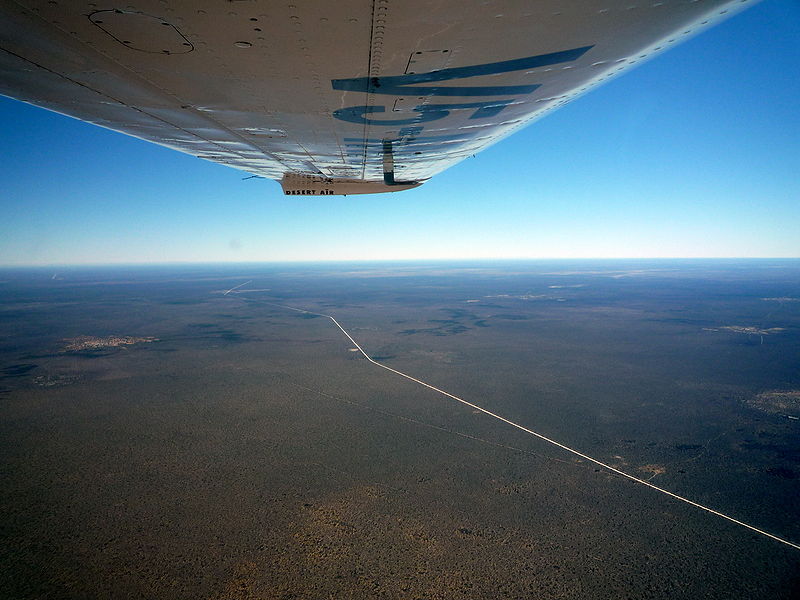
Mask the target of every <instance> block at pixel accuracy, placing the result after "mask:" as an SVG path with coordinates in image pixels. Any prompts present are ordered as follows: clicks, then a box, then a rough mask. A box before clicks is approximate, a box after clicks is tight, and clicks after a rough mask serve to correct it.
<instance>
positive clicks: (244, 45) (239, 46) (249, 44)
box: [234, 42, 253, 48]
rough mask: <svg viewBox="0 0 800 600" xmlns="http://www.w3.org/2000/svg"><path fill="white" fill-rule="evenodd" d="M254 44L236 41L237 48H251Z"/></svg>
mask: <svg viewBox="0 0 800 600" xmlns="http://www.w3.org/2000/svg"><path fill="white" fill-rule="evenodd" d="M252 45H253V44H251V43H250V42H236V43H235V44H234V46H236V47H237V48H250V47H251V46H252Z"/></svg>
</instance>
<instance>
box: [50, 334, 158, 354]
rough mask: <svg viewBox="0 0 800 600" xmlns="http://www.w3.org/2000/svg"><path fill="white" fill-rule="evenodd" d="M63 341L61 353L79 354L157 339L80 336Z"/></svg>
mask: <svg viewBox="0 0 800 600" xmlns="http://www.w3.org/2000/svg"><path fill="white" fill-rule="evenodd" d="M64 341H65V342H66V345H65V346H64V348H63V349H62V352H80V351H81V350H97V349H99V348H117V347H119V346H132V345H133V344H145V343H149V342H157V341H158V339H157V338H154V337H134V336H131V335H109V336H105V337H94V336H91V335H81V336H78V337H75V338H70V339H66V340H64Z"/></svg>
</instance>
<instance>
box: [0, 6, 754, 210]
mask: <svg viewBox="0 0 800 600" xmlns="http://www.w3.org/2000/svg"><path fill="white" fill-rule="evenodd" d="M748 4H752V2H751V1H750V0H735V1H731V0H663V1H660V2H659V1H654V0H649V1H647V2H642V1H639V0H626V1H620V0H603V1H596V0H580V1H578V0H575V1H565V0H527V1H523V0H506V1H493V0H484V1H480V2H478V1H466V2H463V1H456V0H425V1H419V0H403V1H401V0H336V1H332V0H291V1H290V2H277V1H254V0H238V1H222V0H142V1H135V2H134V3H133V4H128V3H126V4H123V3H118V4H115V3H114V2H113V0H112V2H111V3H109V4H105V3H96V2H82V1H78V0H59V1H58V2H53V1H47V0H41V1H34V0H17V1H10V0H0V50H2V52H0V93H2V94H4V95H7V96H10V97H12V98H16V99H19V100H23V101H26V102H30V103H32V104H36V105H38V106H42V107H44V108H48V109H50V110H54V111H57V112H60V113H64V114H67V115H70V116H73V117H76V118H78V119H82V120H84V121H88V122H91V123H95V124H97V125H101V126H103V127H107V128H110V129H114V130H116V131H120V132H123V133H127V134H129V135H133V136H136V137H139V138H142V139H145V140H149V141H152V142H155V143H158V144H161V145H164V146H168V147H170V148H174V149H176V150H180V151H182V152H186V153H189V154H192V155H194V156H197V157H200V158H204V159H208V160H212V161H215V162H218V163H222V164H226V165H229V166H231V167H235V168H237V169H242V170H243V171H247V172H248V173H252V174H254V175H261V176H264V177H268V178H273V179H279V180H281V181H282V184H283V189H284V192H285V193H286V194H299V195H304V194H313V195H324V194H355V193H373V192H386V191H397V190H401V189H407V188H410V187H414V186H416V185H419V184H420V183H422V182H424V181H425V180H427V179H429V178H430V177H432V176H433V175H435V174H436V173H438V172H440V171H443V170H444V169H446V168H448V167H450V166H452V165H454V164H455V163H457V162H459V161H461V160H463V159H464V158H466V157H468V156H471V155H473V154H475V153H477V152H479V151H480V150H482V149H484V148H486V147H487V146H489V145H490V144H493V143H494V142H496V141H498V140H500V139H502V138H504V137H505V136H507V135H509V134H511V133H513V132H514V131H515V130H517V129H519V128H521V127H523V126H525V125H527V124H529V123H530V122H532V121H533V120H535V119H537V118H539V117H541V116H542V115H544V114H546V113H547V112H548V111H551V110H553V109H555V108H558V107H559V106H561V105H563V104H565V103H566V102H568V101H569V100H571V99H573V98H575V97H576V96H578V95H580V94H582V93H583V92H585V91H587V90H588V89H590V88H591V87H593V86H595V85H597V84H598V83H601V82H603V81H605V80H607V79H609V78H610V77H613V76H614V75H616V74H618V73H620V72H621V71H623V70H625V69H627V68H629V67H631V66H633V65H635V64H637V63H640V62H641V61H643V60H645V59H646V58H648V57H649V56H652V55H653V54H654V53H657V52H659V51H661V50H664V49H666V48H668V47H670V46H671V45H673V44H676V43H678V42H679V41H681V40H682V39H685V38H686V37H687V36H688V35H690V34H692V33H694V32H696V31H697V30H699V29H702V28H704V27H706V26H708V25H710V24H712V23H714V22H716V21H718V20H720V19H721V18H724V17H725V16H727V15H730V14H732V13H733V12H735V11H738V10H740V9H741V8H742V7H744V6H746V5H748Z"/></svg>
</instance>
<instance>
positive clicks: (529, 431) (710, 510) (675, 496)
mask: <svg viewBox="0 0 800 600" xmlns="http://www.w3.org/2000/svg"><path fill="white" fill-rule="evenodd" d="M248 283H249V282H248ZM242 285H244V284H242ZM237 287H241V286H237ZM234 289H235V288H234ZM263 303H264V304H269V305H270V306H277V307H280V308H285V309H288V310H293V311H295V312H300V313H305V314H308V315H316V316H318V317H325V318H326V319H330V320H331V321H333V324H334V325H336V327H338V328H339V330H340V331H341V332H342V333H343V334H344V335H345V336H346V337H347V339H348V340H350V341H351V342H352V343H353V345H354V346H355V347H356V348H357V349H358V351H359V352H360V353H361V354H362V355H363V356H364V358H366V359H367V360H368V361H369V362H371V363H372V364H373V365H375V366H377V367H380V368H381V369H386V370H387V371H390V372H392V373H394V374H395V375H399V376H400V377H404V378H406V379H408V380H410V381H413V382H414V383H417V384H419V385H421V386H424V387H426V388H428V389H430V390H433V391H434V392H437V393H439V394H442V395H443V396H447V397H448V398H450V399H452V400H455V401H456V402H460V403H461V404H464V405H466V406H469V407H470V408H472V409H474V410H477V411H480V412H482V413H483V414H485V415H488V416H490V417H492V418H494V419H497V420H498V421H502V422H503V423H506V424H507V425H510V426H511V427H515V428H516V429H519V430H520V431H524V432H525V433H527V434H530V435H532V436H534V437H537V438H539V439H540V440H543V441H545V442H547V443H548V444H552V445H554V446H557V447H559V448H561V449H562V450H565V451H566V452H569V453H570V454H573V455H575V456H578V457H580V458H582V459H584V460H586V461H589V462H591V463H594V464H595V465H597V466H598V467H602V468H603V469H606V470H608V471H610V472H612V473H615V474H617V475H620V476H622V477H625V478H626V479H629V480H631V481H633V482H635V483H638V484H641V485H644V486H646V487H649V488H650V489H652V490H655V491H657V492H660V493H662V494H665V495H666V496H669V497H670V498H673V499H675V500H679V501H681V502H685V503H686V504H689V505H691V506H694V507H695V508H699V509H700V510H703V511H705V512H707V513H711V514H712V515H715V516H717V517H720V518H722V519H725V520H726V521H730V522H731V523H735V524H736V525H739V526H741V527H744V528H746V529H749V530H750V531H753V532H755V533H758V534H760V535H763V536H765V537H768V538H770V539H771V540H774V541H776V542H780V543H781V544H785V545H787V546H789V547H791V548H794V549H795V550H800V544H795V543H794V542H790V541H789V540H785V539H783V538H781V537H778V536H777V535H773V534H771V533H769V532H767V531H764V530H763V529H759V528H758V527H754V526H753V525H750V524H748V523H745V522H744V521H740V520H739V519H735V518H733V517H730V516H728V515H726V514H724V513H721V512H719V511H718V510H714V509H713V508H709V507H708V506H703V505H702V504H699V503H698V502H695V501H693V500H689V499H688V498H684V497H683V496H679V495H678V494H675V493H673V492H670V491H669V490H665V489H664V488H661V487H658V486H657V485H653V484H652V483H650V482H649V481H645V480H644V479H639V478H638V477H634V476H633V475H629V474H628V473H625V472H624V471H620V470H619V469H617V468H616V467H613V466H611V465H608V464H606V463H604V462H602V461H599V460H597V459H596V458H592V457H591V456H588V455H586V454H584V453H583V452H580V451H578V450H575V449H574V448H570V447H569V446H567V445H565V444H562V443H561V442H557V441H556V440H553V439H551V438H549V437H547V436H545V435H542V434H541V433H539V432H537V431H534V430H533V429H529V428H527V427H525V426H524V425H520V424H519V423H515V422H514V421H511V420H509V419H506V418H505V417H503V416H501V415H498V414H496V413H493V412H491V411H489V410H486V409H485V408H482V407H480V406H478V405H477V404H473V403H472V402H469V401H467V400H464V399H463V398H459V397H458V396H455V395H453V394H451V393H450V392H446V391H444V390H441V389H439V388H437V387H435V386H433V385H431V384H429V383H425V382H424V381H422V380H420V379H417V378H416V377H412V376H411V375H407V374H405V373H403V372H402V371H398V370H397V369H393V368H392V367H389V366H386V365H384V364H383V363H380V362H378V361H376V360H374V359H373V358H372V357H371V356H370V355H369V354H367V353H366V352H364V349H363V348H362V347H361V345H360V344H359V343H358V342H356V341H355V340H354V339H353V336H351V335H350V334H349V333H348V332H347V330H346V329H345V328H344V327H342V325H341V324H340V323H339V321H337V320H336V319H335V318H334V317H332V316H331V315H326V314H324V313H317V312H313V311H310V310H303V309H301V308H295V307H293V306H287V305H285V304H274V303H272V302H263Z"/></svg>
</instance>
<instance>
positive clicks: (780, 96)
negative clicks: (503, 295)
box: [0, 0, 800, 266]
mask: <svg viewBox="0 0 800 600" xmlns="http://www.w3.org/2000/svg"><path fill="white" fill-rule="evenodd" d="M798 98H800V1H798V0H765V1H764V2H762V3H760V4H757V5H756V6H754V7H753V8H750V9H748V10H746V11H744V12H743V13H740V14H738V15H736V16H734V17H733V18H731V19H729V20H728V21H726V22H724V23H722V24H721V25H719V26H717V27H716V28H714V29H711V30H709V31H707V32H705V33H703V34H701V35H699V36H697V37H695V38H692V39H691V40H689V41H688V42H686V43H684V44H682V45H681V46H678V47H676V48H673V49H671V50H670V51H668V52H666V53H664V54H661V55H659V56H657V57H656V58H654V59H652V60H650V61H648V62H647V63H645V64H644V65H642V66H640V67H638V68H635V69H634V70H632V71H630V72H628V73H626V74H624V75H622V76H621V77H618V78H616V79H614V80H612V81H611V82H609V83H607V84H605V85H604V86H602V87H599V88H597V89H595V90H593V91H592V92H590V93H589V94H587V95H585V96H583V97H581V98H579V99H577V100H575V101H573V102H572V103H570V104H568V105H567V106H565V107H563V108H561V109H559V110H558V111H555V112H553V113H551V114H550V115H548V116H547V117H545V118H543V119H542V120H540V121H537V122H536V123H534V124H533V125H531V126H530V127H528V128H527V129H524V130H523V131H521V132H519V133H516V134H515V135H513V136H512V137H510V138H508V139H506V140H503V141H501V142H500V143H498V144H496V145H494V146H492V147H491V148H489V149H487V150H485V151H484V152H482V153H480V154H478V155H477V156H475V157H473V158H470V159H467V160H465V161H463V162H462V163H460V164H459V165H457V166H455V167H453V168H451V169H449V170H447V171H445V172H443V173H441V174H439V175H437V176H436V177H434V178H433V179H431V180H430V181H429V182H427V183H425V184H424V185H423V186H421V187H420V188H417V189H414V190H409V191H405V192H400V193H393V194H380V195H365V196H347V197H341V196H334V197H330V196H328V197H309V196H305V197H297V196H293V197H287V196H283V195H282V193H281V189H280V185H279V184H278V183H277V182H274V181H270V180H261V179H249V180H243V177H246V176H247V174H246V173H243V172H241V171H238V170H235V169H231V168H228V167H223V166H221V165H216V164H214V163H210V162H207V161H203V160H200V159H197V158H194V157H191V156H188V155H184V154H181V153H179V152H176V151H173V150H168V149H166V148H162V147H160V146H156V145H154V144H150V143H148V142H144V141H141V140H137V139H134V138H131V137H128V136H125V135H122V134H119V133H115V132H112V131H108V130H104V129H101V128H99V127H95V126H92V125H88V124H85V123H82V122H80V121H77V120H74V119H71V118H68V117H64V116H61V115H58V114H55V113H51V112H48V111H45V110H42V109H39V108H35V107H32V106H29V105H26V104H23V103H20V102H16V101H13V100H10V99H7V98H3V97H0V156H2V161H0V210H1V211H2V213H0V214H2V219H0V265H2V266H22V265H57V264H114V263H128V264H130V263H136V264H141V263H173V262H245V261H330V260H333V261H343V260H420V259H421V260H435V259H470V258H475V259H478V258H480V259H485V258H491V259H503V258H671V257H675V258H689V257H800V110H799V109H798Z"/></svg>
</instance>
